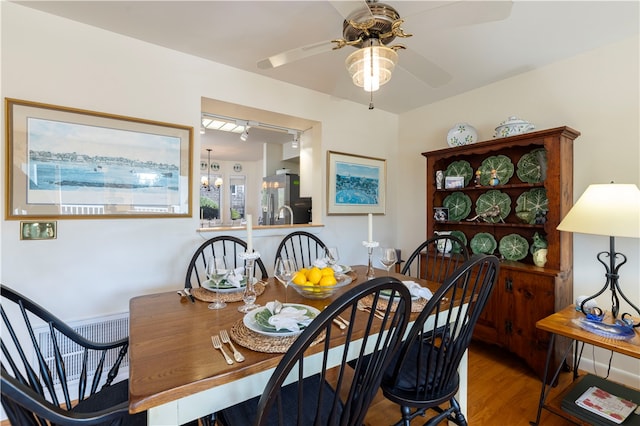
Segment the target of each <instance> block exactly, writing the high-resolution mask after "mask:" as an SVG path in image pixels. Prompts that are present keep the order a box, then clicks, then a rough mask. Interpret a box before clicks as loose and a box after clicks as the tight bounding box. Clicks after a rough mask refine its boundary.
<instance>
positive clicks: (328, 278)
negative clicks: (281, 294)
mask: <svg viewBox="0 0 640 426" xmlns="http://www.w3.org/2000/svg"><path fill="white" fill-rule="evenodd" d="M350 282H351V277H350V276H348V275H344V274H338V273H336V272H335V271H334V270H333V268H331V267H325V268H319V267H317V266H312V267H309V268H302V269H300V270H299V271H297V272H296V274H295V275H294V276H293V281H291V287H293V288H295V289H296V291H297V292H298V293H300V294H301V295H302V296H303V297H306V298H307V299H326V298H327V297H330V296H332V295H333V294H334V293H335V292H336V290H338V289H339V288H342V287H344V286H346V285H347V284H349V283H350Z"/></svg>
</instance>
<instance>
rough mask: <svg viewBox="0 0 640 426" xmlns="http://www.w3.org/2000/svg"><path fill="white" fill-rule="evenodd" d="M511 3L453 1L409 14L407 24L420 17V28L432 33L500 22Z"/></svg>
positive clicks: (509, 12)
mask: <svg viewBox="0 0 640 426" xmlns="http://www.w3.org/2000/svg"><path fill="white" fill-rule="evenodd" d="M512 6H513V2H512V1H455V2H448V3H446V4H444V5H442V6H439V7H435V8H432V9H428V10H424V11H422V12H420V13H414V14H411V17H407V22H411V20H412V19H414V18H413V17H415V16H417V15H420V24H421V26H422V28H424V29H426V30H429V31H432V30H438V29H444V28H455V27H461V26H466V25H475V24H482V23H484V22H494V21H502V20H504V19H507V18H508V17H509V16H510V15H511V8H512Z"/></svg>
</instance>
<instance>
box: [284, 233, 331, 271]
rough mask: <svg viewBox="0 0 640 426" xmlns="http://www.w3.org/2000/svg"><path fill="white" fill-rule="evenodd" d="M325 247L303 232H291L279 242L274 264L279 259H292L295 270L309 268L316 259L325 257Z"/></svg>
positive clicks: (316, 239)
mask: <svg viewBox="0 0 640 426" xmlns="http://www.w3.org/2000/svg"><path fill="white" fill-rule="evenodd" d="M325 249H326V245H325V243H324V242H322V240H321V239H320V238H318V237H317V236H315V235H313V234H311V233H309V232H305V231H296V232H292V233H290V234H289V235H287V236H286V237H284V238H283V239H282V241H280V245H279V246H278V249H277V250H276V257H275V260H274V265H275V262H277V261H278V259H279V258H281V257H284V258H287V257H288V258H289V259H293V261H294V262H295V264H296V269H302V268H304V267H308V266H311V265H312V264H313V262H314V261H315V260H316V259H322V258H324V257H325Z"/></svg>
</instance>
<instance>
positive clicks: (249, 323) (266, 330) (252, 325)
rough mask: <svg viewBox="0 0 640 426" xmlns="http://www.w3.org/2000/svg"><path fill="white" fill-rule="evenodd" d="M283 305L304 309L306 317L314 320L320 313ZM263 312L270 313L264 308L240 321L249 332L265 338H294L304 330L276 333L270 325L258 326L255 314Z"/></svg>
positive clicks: (297, 305) (302, 307) (295, 305)
mask: <svg viewBox="0 0 640 426" xmlns="http://www.w3.org/2000/svg"><path fill="white" fill-rule="evenodd" d="M283 305H284V306H292V307H295V308H298V309H306V310H307V312H308V313H307V316H308V317H310V318H315V317H317V316H318V315H319V314H320V311H319V310H317V309H316V308H314V307H313V306H308V305H300V304H298V303H283ZM263 311H267V312H270V311H269V309H268V308H267V307H266V306H263V307H260V308H258V309H254V310H252V311H249V312H248V313H247V314H246V315H245V316H244V318H243V319H242V321H243V323H244V325H245V327H247V328H248V329H249V330H251V331H255V332H256V333H259V334H263V335H265V336H271V337H286V336H296V335H298V334H300V333H302V331H303V330H304V328H301V329H300V331H291V330H279V331H277V330H276V328H275V327H273V326H271V325H269V326H265V325H263V324H260V323H258V321H256V314H259V313H261V312H263Z"/></svg>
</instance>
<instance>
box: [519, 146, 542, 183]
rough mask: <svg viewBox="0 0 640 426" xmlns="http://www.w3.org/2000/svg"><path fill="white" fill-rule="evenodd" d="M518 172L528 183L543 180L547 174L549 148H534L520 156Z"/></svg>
mask: <svg viewBox="0 0 640 426" xmlns="http://www.w3.org/2000/svg"><path fill="white" fill-rule="evenodd" d="M516 174H517V175H518V178H520V180H521V181H523V182H526V183H538V182H542V181H543V180H544V177H545V176H546V174H547V150H546V149H544V148H538V149H534V150H533V151H531V152H530V153H528V154H524V155H523V156H522V157H520V160H518V168H517V170H516Z"/></svg>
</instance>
